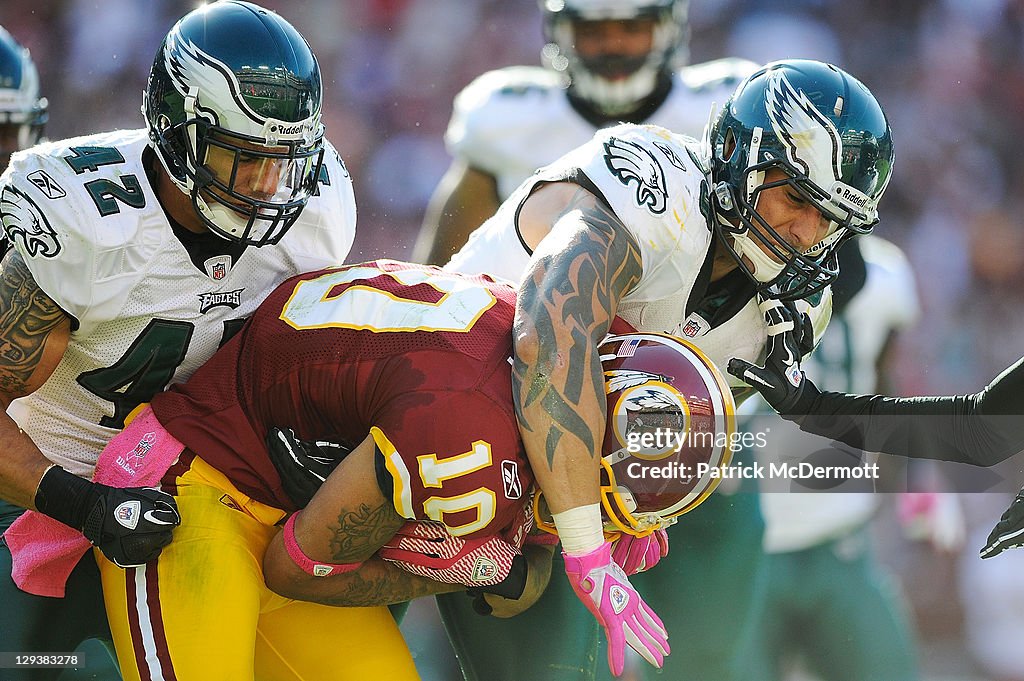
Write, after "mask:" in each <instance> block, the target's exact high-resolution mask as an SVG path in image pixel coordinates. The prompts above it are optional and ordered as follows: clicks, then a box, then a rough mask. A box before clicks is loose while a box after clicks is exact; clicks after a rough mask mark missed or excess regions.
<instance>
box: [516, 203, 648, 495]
mask: <svg viewBox="0 0 1024 681" xmlns="http://www.w3.org/2000/svg"><path fill="white" fill-rule="evenodd" d="M568 186H572V187H573V189H572V192H571V194H570V193H568V192H567V191H566V187H567V185H553V186H552V188H551V189H550V190H549V189H548V188H544V189H540V190H538V191H537V192H535V193H534V194H533V195H532V196H531V197H530V198H529V199H528V200H527V201H526V202H525V203H524V206H523V209H522V211H521V214H520V223H521V224H520V229H521V231H522V232H523V234H524V235H529V234H531V233H533V234H536V233H537V232H538V228H537V225H543V224H544V223H545V222H546V224H547V225H551V227H550V231H549V232H548V233H547V234H546V236H545V237H544V238H543V240H542V241H540V242H539V243H538V244H537V248H536V250H535V252H534V255H533V258H532V259H531V261H530V266H529V268H528V270H527V272H526V275H525V278H524V280H523V283H522V285H521V286H520V290H519V298H518V302H517V307H516V318H515V325H514V338H513V340H514V355H515V365H514V370H513V399H514V400H515V405H516V409H517V416H518V418H519V427H520V431H521V433H522V437H523V442H524V444H525V446H526V453H527V456H528V458H529V460H530V464H531V466H532V467H533V472H534V475H535V476H536V478H537V482H538V484H539V485H540V488H541V489H542V490H543V491H544V495H545V498H546V499H547V503H548V505H549V507H550V508H551V511H552V512H553V513H560V512H563V511H566V510H568V509H572V508H576V507H579V506H583V505H590V504H596V503H598V500H599V499H598V488H599V475H600V468H599V458H600V455H601V443H602V442H603V440H604V428H605V410H606V405H605V390H604V377H603V374H602V372H601V359H600V356H599V354H598V350H597V346H598V344H599V343H600V342H601V341H602V340H603V339H604V337H605V335H606V334H607V333H608V328H609V326H610V325H611V322H612V319H613V318H614V316H615V313H616V310H617V309H618V304H619V301H620V300H621V299H622V297H623V296H624V295H625V294H626V293H627V292H629V291H630V290H632V288H633V287H634V286H636V284H637V282H639V280H640V275H641V273H642V264H641V261H640V251H639V248H638V246H637V244H636V241H635V240H634V238H633V236H632V235H631V234H630V233H629V232H628V231H627V230H626V229H625V227H624V226H623V225H622V223H621V222H620V221H619V219H618V218H617V217H616V216H615V214H614V213H613V212H612V211H611V210H610V209H609V208H608V207H607V206H606V205H605V204H604V203H603V202H602V201H600V200H599V199H598V198H597V197H595V196H594V195H593V194H591V193H590V192H588V191H586V190H585V189H582V188H580V187H578V186H575V185H568ZM540 231H543V230H540ZM527 238H528V237H527Z"/></svg>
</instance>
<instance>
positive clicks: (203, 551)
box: [94, 457, 419, 681]
mask: <svg viewBox="0 0 1024 681" xmlns="http://www.w3.org/2000/svg"><path fill="white" fill-rule="evenodd" d="M176 482H177V492H176V501H177V503H178V509H179V511H180V512H181V518H182V523H181V526H180V527H178V528H177V529H176V530H175V531H174V540H173V541H172V542H171V544H170V545H169V546H167V547H166V548H165V549H164V550H163V552H162V553H161V554H160V557H159V558H158V559H157V560H155V561H152V562H150V563H148V564H147V565H144V566H142V567H138V568H129V569H127V570H123V569H121V568H119V567H117V566H116V565H114V564H113V563H111V562H109V561H108V560H106V558H105V557H104V556H103V555H102V554H101V553H100V552H99V550H98V549H97V550H95V552H94V553H95V556H96V561H97V563H98V564H99V566H100V574H101V576H102V580H103V595H104V600H105V602H106V607H107V617H108V619H109V620H110V630H111V632H112V633H113V636H114V645H115V647H116V649H117V656H118V660H119V662H120V664H121V672H122V675H123V676H124V679H125V681H328V680H334V679H337V680H339V681H356V680H359V681H363V680H365V679H389V680H405V679H411V680H414V679H418V678H419V677H418V676H417V674H416V669H415V666H414V665H413V662H412V657H411V656H410V654H409V650H408V648H407V647H406V645H405V641H404V640H403V638H402V635H401V633H400V632H399V630H398V626H397V625H396V624H395V621H394V619H393V618H392V616H391V614H390V612H389V611H388V609H387V608H386V607H383V606H381V607H376V608H338V607H331V606H326V605H316V604H313V603H304V602H300V601H293V600H290V599H287V598H284V597H282V596H279V595H277V594H275V593H273V592H271V591H270V590H269V589H267V587H266V585H265V584H264V582H263V571H262V562H263V553H264V551H265V550H266V547H267V544H268V543H269V542H270V539H271V537H273V536H274V534H275V533H276V532H277V530H278V528H277V527H275V523H277V522H278V521H279V520H280V519H281V518H282V517H283V516H284V512H283V511H281V510H279V509H276V508H272V507H270V506H266V505H265V504H261V503H259V502H257V501H253V500H252V499H250V498H249V497H247V496H246V495H244V494H242V493H241V492H239V491H238V490H237V489H235V487H234V486H233V485H232V484H231V483H230V482H229V481H228V480H227V478H226V477H225V476H224V475H223V474H222V473H220V472H219V471H217V470H216V469H214V468H212V467H211V466H209V465H208V464H206V463H205V462H203V461H202V460H201V459H199V458H198V457H197V458H196V459H194V460H193V462H192V464H191V466H190V467H189V469H188V470H187V471H185V472H184V473H183V474H181V475H179V476H178V477H177V479H176Z"/></svg>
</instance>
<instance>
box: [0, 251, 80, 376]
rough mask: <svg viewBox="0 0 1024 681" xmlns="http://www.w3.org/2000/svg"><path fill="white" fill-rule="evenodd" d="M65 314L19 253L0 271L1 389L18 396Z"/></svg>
mask: <svg viewBox="0 0 1024 681" xmlns="http://www.w3.org/2000/svg"><path fill="white" fill-rule="evenodd" d="M67 323H68V316H67V315H66V314H65V313H64V311H63V310H61V309H60V307H58V306H57V304H56V303H54V302H53V300H51V299H50V297H49V296H47V295H46V294H45V293H43V292H42V290H41V289H40V288H39V286H38V285H36V283H35V281H34V280H33V279H32V274H31V273H30V272H29V269H28V267H27V266H26V265H25V262H24V260H22V259H21V256H20V255H18V252H17V251H15V250H13V249H12V250H11V251H10V252H9V253H8V254H7V255H6V256H5V258H4V261H3V272H2V274H0V392H4V393H6V394H9V395H20V394H24V393H25V392H27V391H28V382H29V378H30V377H31V376H32V373H33V372H34V371H35V370H36V368H37V366H38V365H39V362H40V360H41V358H42V356H43V350H44V348H45V345H46V340H47V337H48V336H49V334H50V332H52V331H53V330H54V329H56V328H57V327H59V326H61V325H62V324H67Z"/></svg>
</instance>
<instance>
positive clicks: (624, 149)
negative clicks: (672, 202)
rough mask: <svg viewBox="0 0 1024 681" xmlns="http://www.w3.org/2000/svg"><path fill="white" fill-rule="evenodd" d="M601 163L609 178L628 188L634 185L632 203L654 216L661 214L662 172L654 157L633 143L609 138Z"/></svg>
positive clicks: (663, 195) (663, 199)
mask: <svg viewBox="0 0 1024 681" xmlns="http://www.w3.org/2000/svg"><path fill="white" fill-rule="evenodd" d="M604 152H605V153H604V162H605V164H606V165H607V166H608V170H610V171H611V173H612V175H614V176H615V177H617V178H618V179H619V181H620V182H621V183H622V184H624V185H626V186H629V183H630V182H633V181H635V182H636V185H637V187H636V203H637V205H638V206H647V209H648V210H650V211H651V212H652V213H654V214H656V215H660V214H661V213H664V212H665V206H666V205H667V203H668V191H667V190H666V189H665V172H664V171H663V170H662V168H661V164H659V163H658V160H657V159H656V158H654V155H653V154H652V153H651V152H649V151H647V150H646V149H644V148H643V147H641V146H640V145H638V144H634V143H633V142H626V141H624V140H620V139H618V138H615V137H612V138H611V139H609V140H608V141H607V142H605V143H604Z"/></svg>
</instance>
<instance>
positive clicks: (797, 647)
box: [746, 235, 919, 681]
mask: <svg viewBox="0 0 1024 681" xmlns="http://www.w3.org/2000/svg"><path fill="white" fill-rule="evenodd" d="M839 264H840V273H839V278H838V279H837V280H836V283H835V284H834V285H833V301H832V302H833V316H832V321H831V324H830V325H829V331H828V332H827V333H826V334H825V335H824V336H823V337H822V339H821V342H820V343H819V344H818V345H817V347H816V349H815V351H814V353H812V354H811V355H810V356H809V357H808V358H807V359H806V360H805V361H804V366H805V367H806V368H807V370H808V373H809V374H810V375H811V376H813V377H814V379H815V380H816V381H817V382H818V383H819V384H820V385H822V387H824V388H827V389H831V390H841V391H845V392H852V393H861V394H866V393H871V392H874V391H875V390H876V389H877V385H878V378H879V373H878V372H879V367H880V366H882V365H883V363H884V360H885V357H886V352H887V350H888V348H889V347H890V343H891V341H892V340H893V337H894V336H895V335H896V334H898V333H899V332H900V331H902V330H903V329H906V328H907V327H908V326H910V325H911V324H912V323H913V322H914V320H915V319H916V317H917V314H918V305H917V289H916V286H915V283H914V274H913V271H912V270H911V269H910V264H909V262H908V261H907V259H906V256H905V255H904V254H903V252H902V251H901V250H900V249H899V248H898V247H897V246H896V245H895V244H892V243H890V242H888V241H885V240H884V239H881V238H880V237H877V236H874V235H868V236H864V237H862V238H860V239H857V240H854V241H852V242H851V243H849V244H847V245H846V246H844V247H843V249H842V251H841V252H840V254H839ZM748 404H750V406H754V404H753V401H751V403H748ZM759 406H760V407H761V408H762V410H761V412H760V413H759V414H758V415H756V416H752V417H750V418H751V419H752V420H748V421H747V424H746V428H747V429H749V430H751V431H755V432H766V431H770V432H771V439H770V441H769V444H768V446H766V447H762V448H760V449H759V450H758V461H759V462H760V463H761V464H762V465H764V466H766V467H768V466H770V465H772V464H776V465H777V464H779V463H786V464H794V463H798V462H799V461H801V460H804V457H807V456H810V455H812V453H813V455H814V456H816V457H822V456H824V455H825V454H824V453H825V452H829V451H832V452H834V456H836V457H837V459H838V460H841V461H842V462H843V463H847V462H851V461H852V460H851V459H849V458H847V454H846V453H845V452H841V451H835V450H832V449H831V448H830V443H829V441H828V440H822V439H819V438H814V437H812V436H810V435H807V434H804V433H800V432H799V430H798V429H796V427H795V426H793V425H791V424H788V423H786V422H785V421H781V420H780V419H779V418H778V416H777V415H775V414H774V412H771V413H770V415H765V414H764V413H763V409H767V407H766V406H764V405H763V403H760V405H759ZM793 431H795V432H793ZM816 461H817V462H819V463H823V461H822V459H820V458H818V459H816ZM863 463H867V462H866V461H865V462H863ZM850 465H854V464H852V463H851V464H850ZM759 482H760V483H761V485H762V494H761V509H762V512H763V514H764V517H765V522H766V531H765V541H764V548H765V553H766V554H767V555H766V557H765V559H764V565H763V568H762V569H763V571H764V575H765V578H764V579H763V582H762V583H763V584H764V587H763V597H764V598H765V601H764V605H763V607H761V608H759V613H760V615H759V618H758V619H757V620H755V622H756V625H755V626H754V628H753V630H754V631H753V639H754V641H753V652H752V655H751V657H750V659H749V664H750V666H749V673H750V674H751V676H752V677H756V678H758V679H765V680H766V681H772V680H777V679H781V678H783V677H784V672H785V667H784V664H785V663H791V662H792V661H793V659H794V658H797V657H799V658H800V659H802V660H803V661H804V662H805V665H806V666H807V667H809V668H810V669H811V670H812V671H813V672H814V673H815V674H816V675H817V676H818V677H819V678H826V679H837V680H839V679H848V680H850V681H852V680H854V679H857V680H861V679H885V680H886V681H913V680H914V679H917V678H919V675H918V670H917V662H916V656H915V650H914V641H913V637H912V634H911V629H910V625H909V623H908V620H907V616H906V612H905V610H904V608H903V605H902V599H900V598H899V597H898V594H897V593H896V592H895V585H894V584H892V582H891V579H890V577H889V575H888V574H887V573H886V571H885V568H884V567H882V566H881V565H880V564H879V563H878V561H877V560H876V558H875V554H874V549H873V546H872V540H871V537H870V529H869V524H870V521H871V519H872V518H873V517H874V515H875V512H876V511H877V509H878V502H879V500H880V497H879V496H878V495H877V494H875V493H874V492H873V488H872V485H871V481H867V482H865V480H863V479H861V480H858V481H850V482H847V483H845V484H844V486H843V487H838V486H837V487H836V488H833V489H835V491H832V492H828V491H824V490H816V489H812V488H809V487H800V486H799V485H800V483H799V482H797V481H793V480H789V479H785V478H764V479H761V480H759ZM858 490H860V491H858ZM814 492H817V493H814Z"/></svg>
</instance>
